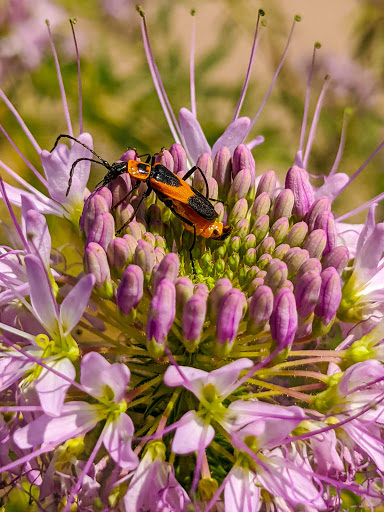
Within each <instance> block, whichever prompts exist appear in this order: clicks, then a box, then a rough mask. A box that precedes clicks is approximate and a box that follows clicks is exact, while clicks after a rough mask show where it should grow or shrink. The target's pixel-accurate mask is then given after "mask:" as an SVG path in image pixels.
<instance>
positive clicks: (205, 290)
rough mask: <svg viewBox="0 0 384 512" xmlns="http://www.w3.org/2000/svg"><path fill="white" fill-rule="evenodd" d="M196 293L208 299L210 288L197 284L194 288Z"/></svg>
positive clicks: (203, 284)
mask: <svg viewBox="0 0 384 512" xmlns="http://www.w3.org/2000/svg"><path fill="white" fill-rule="evenodd" d="M194 293H195V295H201V296H202V297H205V298H206V299H207V298H208V295H209V290H208V286H207V285H206V284H205V283H197V284H196V285H195V287H194Z"/></svg>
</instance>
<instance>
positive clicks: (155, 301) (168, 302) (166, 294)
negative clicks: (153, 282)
mask: <svg viewBox="0 0 384 512" xmlns="http://www.w3.org/2000/svg"><path fill="white" fill-rule="evenodd" d="M175 315H176V291H175V285H174V284H173V283H172V281H170V280H169V279H163V280H162V281H160V283H159V284H158V286H157V289H156V293H155V295H154V296H153V298H152V300H151V304H150V306H149V312H148V320H147V329H146V332H147V340H148V350H149V352H150V353H151V355H152V356H153V357H160V356H161V355H162V354H163V352H164V347H163V345H164V342H165V338H166V336H167V334H168V332H169V330H170V328H171V326H172V324H173V320H174V319H175Z"/></svg>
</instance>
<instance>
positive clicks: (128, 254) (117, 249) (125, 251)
mask: <svg viewBox="0 0 384 512" xmlns="http://www.w3.org/2000/svg"><path fill="white" fill-rule="evenodd" d="M133 255H134V251H131V250H130V246H129V244H128V242H127V240H125V239H124V238H114V239H113V240H111V242H110V243H109V245H108V250H107V257H108V263H109V265H110V267H111V268H114V269H117V270H123V268H124V267H125V266H126V265H127V264H129V263H131V262H132V261H133Z"/></svg>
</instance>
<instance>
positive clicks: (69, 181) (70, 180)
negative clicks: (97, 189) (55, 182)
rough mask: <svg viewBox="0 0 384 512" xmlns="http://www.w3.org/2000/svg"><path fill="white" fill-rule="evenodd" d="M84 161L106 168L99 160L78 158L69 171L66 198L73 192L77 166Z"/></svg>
mask: <svg viewBox="0 0 384 512" xmlns="http://www.w3.org/2000/svg"><path fill="white" fill-rule="evenodd" d="M60 137H62V135H60ZM83 160H87V161H88V162H93V163H95V164H99V165H102V166H103V167H106V166H105V164H104V162H99V161H98V160H93V159H92V158H85V157H84V158H78V159H77V160H75V161H74V162H73V164H72V167H71V170H70V171H69V179H68V188H67V191H66V193H65V196H68V194H69V191H70V190H71V186H72V180H73V173H74V172H75V167H76V165H77V164H78V163H79V162H82V161H83ZM108 165H109V164H108ZM107 169H109V167H107ZM100 183H104V180H102V181H101V182H100ZM100 183H99V184H100ZM96 186H98V185H96Z"/></svg>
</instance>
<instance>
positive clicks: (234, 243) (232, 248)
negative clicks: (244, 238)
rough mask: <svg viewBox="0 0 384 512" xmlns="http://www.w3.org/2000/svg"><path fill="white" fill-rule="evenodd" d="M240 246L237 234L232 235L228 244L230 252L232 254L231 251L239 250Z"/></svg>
mask: <svg viewBox="0 0 384 512" xmlns="http://www.w3.org/2000/svg"><path fill="white" fill-rule="evenodd" d="M241 246H242V244H241V238H240V237H239V236H233V237H232V238H231V241H230V244H229V249H230V251H229V252H230V254H232V253H233V252H239V251H240V249H241Z"/></svg>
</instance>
